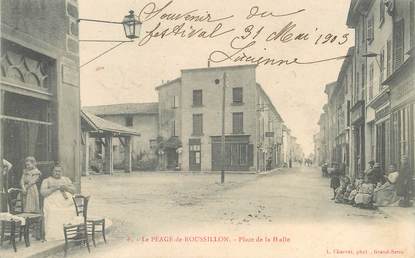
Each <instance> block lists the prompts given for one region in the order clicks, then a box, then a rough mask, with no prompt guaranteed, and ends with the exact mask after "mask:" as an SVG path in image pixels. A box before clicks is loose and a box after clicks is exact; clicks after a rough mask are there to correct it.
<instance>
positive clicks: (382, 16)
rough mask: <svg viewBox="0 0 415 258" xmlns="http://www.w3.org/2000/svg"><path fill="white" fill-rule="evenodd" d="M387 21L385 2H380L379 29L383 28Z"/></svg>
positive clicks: (381, 0)
mask: <svg viewBox="0 0 415 258" xmlns="http://www.w3.org/2000/svg"><path fill="white" fill-rule="evenodd" d="M384 21H385V2H384V1H383V0H380V1H379V27H381V26H382V24H383V22H384Z"/></svg>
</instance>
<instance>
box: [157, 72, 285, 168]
mask: <svg viewBox="0 0 415 258" xmlns="http://www.w3.org/2000/svg"><path fill="white" fill-rule="evenodd" d="M255 69H256V66H254V65H244V66H229V67H214V68H200V69H186V70H182V72H181V77H180V78H178V79H175V80H173V81H170V82H167V83H164V84H162V85H160V86H158V87H157V88H156V89H157V91H158V93H159V103H160V105H159V112H160V113H159V126H160V137H159V138H160V139H161V141H162V143H161V144H160V145H161V147H162V148H161V149H160V151H159V153H160V155H161V156H164V157H162V160H165V161H166V167H171V166H172V164H171V163H173V165H174V164H179V167H180V169H181V170H185V171H210V170H220V169H221V168H222V163H221V162H222V156H221V132H222V122H221V118H222V103H223V99H222V97H223V96H222V94H220V93H222V87H223V86H224V84H225V86H226V87H225V102H224V103H225V124H224V130H225V154H226V156H225V158H224V159H225V168H226V170H236V171H248V170H265V169H266V168H267V166H268V168H269V167H271V168H273V167H276V166H281V165H282V163H283V160H284V154H283V149H284V147H283V138H284V137H283V121H282V118H281V116H280V115H279V113H278V112H277V110H276V108H275V106H274V105H273V104H272V102H271V101H270V99H269V97H268V96H267V95H266V93H265V91H264V90H263V88H262V87H261V85H259V84H258V83H257V82H256V76H255ZM218 93H219V94H218ZM166 146H167V147H166Z"/></svg>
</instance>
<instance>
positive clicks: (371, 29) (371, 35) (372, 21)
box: [367, 15, 374, 44]
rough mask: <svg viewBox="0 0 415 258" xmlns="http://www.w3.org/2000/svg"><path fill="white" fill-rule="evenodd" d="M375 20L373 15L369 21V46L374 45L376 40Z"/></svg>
mask: <svg viewBox="0 0 415 258" xmlns="http://www.w3.org/2000/svg"><path fill="white" fill-rule="evenodd" d="M373 25H374V18H373V15H372V16H370V18H369V20H368V21H367V40H368V41H369V44H370V43H372V41H373V39H374V29H373Z"/></svg>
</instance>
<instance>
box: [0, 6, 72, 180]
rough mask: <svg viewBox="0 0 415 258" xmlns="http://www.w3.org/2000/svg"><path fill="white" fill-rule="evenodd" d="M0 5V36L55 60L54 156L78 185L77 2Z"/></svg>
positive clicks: (65, 172)
mask: <svg viewBox="0 0 415 258" xmlns="http://www.w3.org/2000/svg"><path fill="white" fill-rule="evenodd" d="M1 5H2V6H1V31H2V34H1V37H2V38H3V39H7V40H8V41H10V42H13V43H16V44H18V45H20V46H22V47H25V48H28V49H30V50H32V51H34V52H37V53H40V54H42V55H45V56H47V57H49V58H51V59H52V60H54V61H55V62H54V66H55V67H54V70H55V71H56V77H55V78H53V84H54V85H53V87H54V91H55V92H53V104H54V106H55V108H56V109H55V111H56V118H55V119H54V121H53V122H54V123H55V125H56V131H55V132H54V138H55V141H54V148H55V150H56V153H57V157H56V159H57V160H59V161H60V163H61V164H62V166H63V169H64V175H66V176H68V177H70V178H71V179H72V180H74V181H75V183H76V185H77V187H78V188H80V157H79V155H80V154H79V148H80V95H79V46H78V43H77V42H78V41H77V40H78V24H77V22H76V19H77V18H78V7H77V2H76V1H72V0H55V1H43V0H32V1H24V0H2V2H1ZM0 153H1V150H0Z"/></svg>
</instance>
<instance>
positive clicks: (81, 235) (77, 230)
mask: <svg viewBox="0 0 415 258" xmlns="http://www.w3.org/2000/svg"><path fill="white" fill-rule="evenodd" d="M63 234H64V236H65V241H83V240H86V239H87V237H88V233H87V228H86V224H85V223H84V224H77V225H64V226H63Z"/></svg>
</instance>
